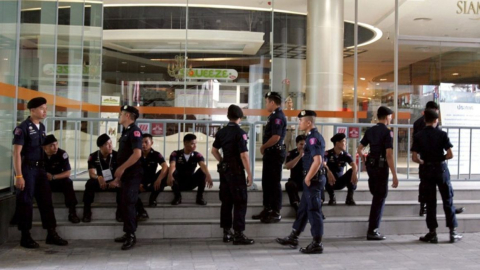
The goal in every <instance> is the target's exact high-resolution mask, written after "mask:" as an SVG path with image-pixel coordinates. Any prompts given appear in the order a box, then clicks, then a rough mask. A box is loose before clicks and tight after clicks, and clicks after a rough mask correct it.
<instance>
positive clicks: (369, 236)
mask: <svg viewBox="0 0 480 270" xmlns="http://www.w3.org/2000/svg"><path fill="white" fill-rule="evenodd" d="M385 239H387V238H386V237H385V236H384V235H382V234H380V233H379V232H378V229H375V230H373V231H372V232H368V233H367V240H385Z"/></svg>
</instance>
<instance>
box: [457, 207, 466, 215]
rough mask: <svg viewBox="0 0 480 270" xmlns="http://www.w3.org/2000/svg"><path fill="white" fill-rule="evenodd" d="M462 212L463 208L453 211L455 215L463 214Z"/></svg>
mask: <svg viewBox="0 0 480 270" xmlns="http://www.w3.org/2000/svg"><path fill="white" fill-rule="evenodd" d="M463 211H465V207H460V208H457V209H455V214H461V213H463Z"/></svg>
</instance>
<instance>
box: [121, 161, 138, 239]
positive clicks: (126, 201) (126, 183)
mask: <svg viewBox="0 0 480 270" xmlns="http://www.w3.org/2000/svg"><path fill="white" fill-rule="evenodd" d="M142 175H143V170H142V168H141V167H140V168H138V167H136V166H133V167H130V168H128V169H126V170H125V172H124V173H123V175H122V178H121V179H120V180H121V181H122V191H121V192H122V201H121V202H122V203H121V211H122V217H123V231H124V232H125V233H128V234H133V233H135V231H136V230H137V218H136V217H137V209H136V208H135V206H136V203H137V201H138V190H139V188H140V183H141V182H142Z"/></svg>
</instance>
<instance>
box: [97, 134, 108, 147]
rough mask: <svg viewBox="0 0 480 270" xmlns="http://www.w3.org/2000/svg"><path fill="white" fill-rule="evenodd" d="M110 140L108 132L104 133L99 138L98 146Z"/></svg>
mask: <svg viewBox="0 0 480 270" xmlns="http://www.w3.org/2000/svg"><path fill="white" fill-rule="evenodd" d="M108 140H110V137H109V136H108V135H107V134H106V133H103V134H102V135H100V136H98V138H97V146H98V147H102V145H104V144H105V143H106V142H108Z"/></svg>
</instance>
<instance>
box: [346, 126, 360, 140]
mask: <svg viewBox="0 0 480 270" xmlns="http://www.w3.org/2000/svg"><path fill="white" fill-rule="evenodd" d="M359 137H360V128H358V127H350V128H348V138H351V139H358V138H359Z"/></svg>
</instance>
